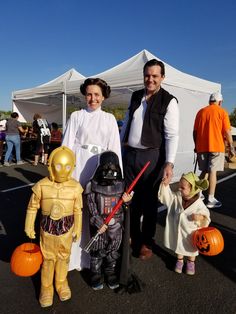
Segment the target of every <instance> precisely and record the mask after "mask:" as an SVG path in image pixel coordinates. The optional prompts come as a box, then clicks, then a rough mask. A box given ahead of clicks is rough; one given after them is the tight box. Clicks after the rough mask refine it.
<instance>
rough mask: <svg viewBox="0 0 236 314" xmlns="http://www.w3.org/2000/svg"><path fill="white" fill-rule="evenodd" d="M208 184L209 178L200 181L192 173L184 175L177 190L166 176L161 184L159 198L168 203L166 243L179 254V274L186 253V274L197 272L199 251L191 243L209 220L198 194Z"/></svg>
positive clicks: (207, 211) (165, 203) (177, 262)
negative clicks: (171, 185)
mask: <svg viewBox="0 0 236 314" xmlns="http://www.w3.org/2000/svg"><path fill="white" fill-rule="evenodd" d="M208 185H209V183H208V181H207V180H206V179H202V180H200V179H199V178H198V176H196V175H195V174H194V173H193V172H188V173H186V174H183V175H182V176H181V179H180V181H179V189H178V191H177V192H172V191H171V189H170V186H169V183H168V180H166V179H164V180H163V181H162V183H161V185H160V188H159V192H158V198H159V200H160V201H161V202H162V203H163V204H164V205H166V206H167V216H166V226H165V232H164V245H165V246H166V247H167V248H168V249H171V250H172V251H174V252H175V253H176V255H177V261H176V265H175V272H176V273H179V274H180V273H182V270H183V265H184V257H185V256H186V257H187V265H186V274H187V275H194V274H195V259H196V256H197V255H198V250H197V249H196V247H194V246H193V244H192V234H193V232H194V231H196V230H197V229H198V228H203V227H207V226H208V225H209V223H210V213H209V210H208V209H207V207H206V205H205V204H204V203H203V201H202V199H201V197H200V193H199V192H200V191H202V190H206V189H207V188H208Z"/></svg>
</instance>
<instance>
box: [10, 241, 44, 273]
mask: <svg viewBox="0 0 236 314" xmlns="http://www.w3.org/2000/svg"><path fill="white" fill-rule="evenodd" d="M42 262H43V256H42V253H41V251H40V247H39V246H38V245H37V244H35V243H23V244H21V245H19V246H17V247H16V249H15V250H14V252H13V254H12V256H11V263H10V264H11V271H12V272H13V273H14V274H16V275H17V276H21V277H29V276H33V275H34V274H36V273H37V272H38V270H39V269H40V266H41V264H42Z"/></svg>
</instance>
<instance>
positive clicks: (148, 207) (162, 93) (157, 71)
mask: <svg viewBox="0 0 236 314" xmlns="http://www.w3.org/2000/svg"><path fill="white" fill-rule="evenodd" d="M143 76H144V87H145V88H144V89H142V90H138V91H135V92H134V93H133V94H132V97H131V102H130V106H129V110H128V112H127V114H126V117H125V121H124V125H123V127H122V130H121V140H122V142H123V144H124V156H123V157H124V177H125V180H126V184H127V186H128V185H129V184H130V183H131V182H132V180H133V179H134V178H135V176H136V175H137V174H138V172H139V171H140V170H141V168H142V167H143V166H144V164H145V163H146V162H147V161H149V160H150V161H151V163H150V165H149V167H148V168H147V170H146V171H145V173H144V174H143V176H142V177H141V179H140V181H139V182H138V184H137V185H136V187H135V189H134V192H135V193H134V197H133V200H132V204H131V224H130V228H131V242H132V248H133V254H135V255H138V256H139V257H140V258H141V259H142V260H146V259H149V258H150V257H151V256H152V246H153V243H154V241H153V238H154V236H155V231H156V215H157V203H158V202H157V196H156V195H157V189H158V187H159V183H160V181H161V179H162V178H163V179H164V178H166V179H167V181H168V182H170V181H171V178H172V175H173V167H174V161H175V156H176V152H177V146H178V138H179V137H178V130H179V110H178V105H177V99H176V98H175V97H174V96H172V95H170V94H169V93H168V92H167V91H166V90H164V89H163V88H162V87H161V83H162V81H163V80H164V78H165V66H164V64H163V62H161V61H158V60H156V59H152V60H149V61H148V62H147V63H146V64H145V65H144V68H143ZM154 187H155V188H154ZM141 216H143V221H142V227H141V226H140V218H141Z"/></svg>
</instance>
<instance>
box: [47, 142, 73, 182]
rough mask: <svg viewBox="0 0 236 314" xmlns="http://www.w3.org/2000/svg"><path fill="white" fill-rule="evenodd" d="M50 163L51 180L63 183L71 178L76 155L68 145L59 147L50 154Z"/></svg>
mask: <svg viewBox="0 0 236 314" xmlns="http://www.w3.org/2000/svg"><path fill="white" fill-rule="evenodd" d="M48 164H49V166H48V170H49V174H50V180H52V181H55V182H58V183H62V182H65V181H68V180H69V179H70V178H71V174H72V172H73V170H74V167H75V155H74V153H73V152H72V150H71V149H69V148H68V147H66V146H61V147H58V148H56V149H54V150H53V151H52V153H51V154H50V157H49V161H48Z"/></svg>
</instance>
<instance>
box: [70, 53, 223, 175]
mask: <svg viewBox="0 0 236 314" xmlns="http://www.w3.org/2000/svg"><path fill="white" fill-rule="evenodd" d="M151 59H158V60H160V59H159V58H157V57H156V56H154V55H153V54H151V53H150V52H148V51H147V50H143V51H141V52H140V53H138V54H137V55H135V56H133V57H132V58H130V59H128V60H126V61H125V62H123V63H121V64H119V65H117V66H115V67H113V68H111V69H109V70H107V71H105V72H102V73H98V74H96V75H93V77H100V78H102V79H104V80H105V81H106V82H107V83H108V84H109V85H110V86H111V88H112V93H111V96H110V98H109V99H107V100H106V103H107V104H110V105H114V104H126V105H128V103H129V100H130V97H131V94H132V92H133V91H134V90H137V89H140V88H142V87H143V66H144V64H145V63H146V62H147V61H148V60H151ZM161 61H162V60H161ZM164 64H165V69H166V76H165V79H164V81H163V83H162V87H163V88H165V89H166V90H167V91H169V92H170V93H171V94H173V95H174V96H176V98H177V99H178V103H179V109H180V141H179V147H178V153H177V157H176V170H175V175H176V178H177V177H179V176H180V175H181V174H182V173H183V172H185V171H191V170H193V168H194V166H193V160H194V153H193V151H194V143H193V138H192V131H193V124H194V119H195V116H196V113H197V112H198V110H199V109H200V108H202V107H203V106H206V105H207V104H208V100H209V96H210V94H211V93H213V92H216V91H220V90H221V85H220V84H217V83H214V82H210V81H207V80H203V79H201V78H198V77H195V76H192V75H189V74H186V73H183V72H181V71H179V70H177V69H175V68H173V67H172V66H170V65H168V64H167V63H165V62H164ZM67 88H68V89H67V91H68V93H70V94H73V93H76V82H75V81H74V82H70V83H69V84H68V86H67Z"/></svg>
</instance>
